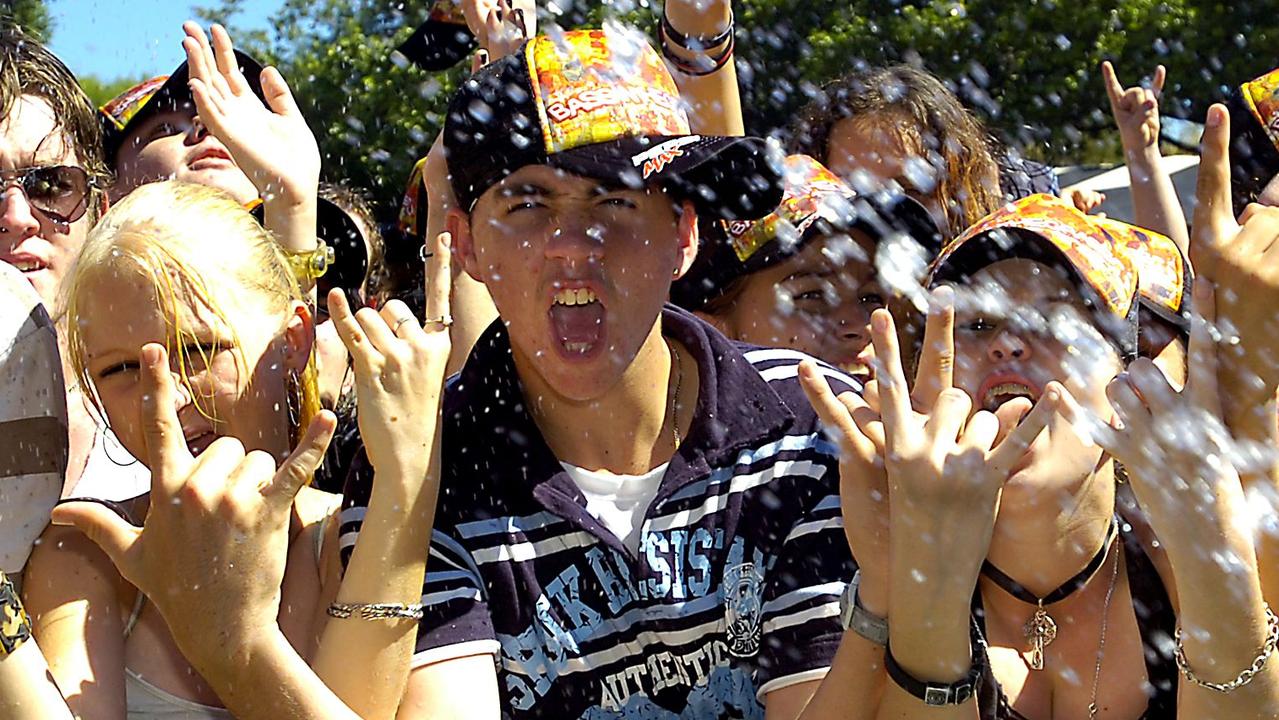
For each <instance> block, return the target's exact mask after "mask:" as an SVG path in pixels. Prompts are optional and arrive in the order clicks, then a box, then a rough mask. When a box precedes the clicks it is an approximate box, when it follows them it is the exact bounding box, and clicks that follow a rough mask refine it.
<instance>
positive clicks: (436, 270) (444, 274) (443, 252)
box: [426, 232, 453, 331]
mask: <svg viewBox="0 0 1279 720" xmlns="http://www.w3.org/2000/svg"><path fill="white" fill-rule="evenodd" d="M452 289H453V237H452V236H451V235H449V234H448V233H446V232H442V233H440V234H439V235H436V236H435V242H434V243H433V244H432V246H431V256H430V257H428V258H427V259H426V319H427V325H428V326H429V327H427V330H428V331H432V330H435V331H438V330H447V329H448V327H447V323H445V322H434V321H437V320H439V319H440V318H448V319H450V320H451V318H452V316H451V315H450V312H451V306H450V302H449V294H450V293H451V292H452Z"/></svg>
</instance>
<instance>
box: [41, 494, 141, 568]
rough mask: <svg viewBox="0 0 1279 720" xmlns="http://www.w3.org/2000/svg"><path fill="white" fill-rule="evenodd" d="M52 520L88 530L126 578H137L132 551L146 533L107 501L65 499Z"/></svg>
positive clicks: (84, 531)
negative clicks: (133, 571) (131, 559)
mask: <svg viewBox="0 0 1279 720" xmlns="http://www.w3.org/2000/svg"><path fill="white" fill-rule="evenodd" d="M52 522H53V524H54V525H62V526H70V527H74V528H75V529H77V530H79V531H80V532H82V533H84V534H85V536H86V537H88V538H89V539H90V540H92V541H93V543H94V544H95V545H97V546H98V547H100V548H102V552H104V553H106V554H107V557H109V558H111V562H112V563H114V564H115V566H116V569H117V570H119V571H120V574H121V575H122V576H124V577H125V579H130V578H132V577H133V573H132V570H133V568H132V567H130V565H131V561H130V559H129V553H130V551H131V550H132V549H133V547H134V546H135V544H136V543H137V542H138V538H139V537H140V536H141V535H142V530H141V528H138V527H137V526H135V525H131V524H130V523H129V522H128V521H127V520H125V519H124V518H123V517H121V516H120V514H119V512H118V511H116V510H113V509H112V508H110V507H109V506H107V505H106V504H105V503H100V502H94V501H92V500H75V501H71V502H62V503H59V504H58V505H57V506H56V507H54V508H53V517H52ZM130 582H132V580H131V579H130ZM135 584H136V583H135Z"/></svg>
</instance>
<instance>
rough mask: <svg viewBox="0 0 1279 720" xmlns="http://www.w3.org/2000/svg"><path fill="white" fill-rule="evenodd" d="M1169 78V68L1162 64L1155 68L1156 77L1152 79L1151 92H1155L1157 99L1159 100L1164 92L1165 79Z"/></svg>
mask: <svg viewBox="0 0 1279 720" xmlns="http://www.w3.org/2000/svg"><path fill="white" fill-rule="evenodd" d="M1167 78H1168V68H1166V67H1164V66H1163V65H1160V66H1159V67H1156V68H1155V77H1154V78H1153V79H1152V80H1151V81H1150V92H1152V93H1154V96H1155V99H1156V100H1158V99H1159V97H1160V96H1161V95H1163V93H1164V81H1165V80H1166V79H1167Z"/></svg>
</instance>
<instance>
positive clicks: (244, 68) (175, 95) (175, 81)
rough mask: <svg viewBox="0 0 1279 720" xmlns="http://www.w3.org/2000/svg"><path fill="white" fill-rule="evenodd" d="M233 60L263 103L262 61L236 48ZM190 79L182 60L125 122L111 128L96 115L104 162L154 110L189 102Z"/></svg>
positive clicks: (112, 162) (111, 160)
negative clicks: (100, 127)
mask: <svg viewBox="0 0 1279 720" xmlns="http://www.w3.org/2000/svg"><path fill="white" fill-rule="evenodd" d="M235 59H236V61H237V62H238V63H239V64H240V71H241V72H242V73H243V74H244V78H245V80H247V81H248V83H249V88H250V89H251V90H253V94H254V95H257V96H258V99H260V100H262V102H266V98H265V97H264V96H263V95H262V63H260V62H258V61H257V60H255V59H254V58H253V57H252V56H250V55H248V54H247V53H244V52H241V51H240V50H236V51H235ZM189 82H190V69H189V67H188V65H187V62H186V61H185V60H183V61H182V64H181V65H179V66H178V67H177V69H175V70H174V71H173V74H171V75H169V79H168V80H165V81H164V84H163V85H161V86H160V89H158V90H156V91H155V94H154V95H152V96H151V99H150V100H148V101H147V104H146V105H145V106H143V107H142V109H141V110H139V111H138V113H137V114H136V115H134V116H133V117H131V118H129V122H128V123H126V124H125V126H124V127H122V128H117V127H115V123H113V122H111V121H110V120H109V119H108V118H106V117H105V115H103V114H102V113H101V112H99V118H100V119H101V120H102V147H103V150H105V151H106V157H107V163H108V164H110V165H112V166H114V165H115V162H116V154H117V153H118V152H120V148H121V147H122V146H123V144H124V141H125V139H127V138H128V136H129V133H131V132H132V131H133V130H134V128H137V127H138V126H139V125H141V124H142V123H143V122H145V121H146V119H147V118H149V117H151V116H152V115H154V114H155V113H157V112H161V111H166V110H172V109H177V108H181V107H183V106H185V105H187V104H189V103H193V100H192V99H191V89H190V87H188V83H189Z"/></svg>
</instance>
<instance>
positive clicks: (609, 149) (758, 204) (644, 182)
mask: <svg viewBox="0 0 1279 720" xmlns="http://www.w3.org/2000/svg"><path fill="white" fill-rule="evenodd" d="M444 149H445V151H446V157H447V159H448V166H449V174H450V177H451V181H452V183H453V192H454V194H455V195H456V196H457V200H458V205H459V207H460V208H461V209H462V210H464V211H467V212H470V211H471V210H472V209H474V207H475V202H476V201H477V200H478V199H479V197H480V196H481V195H482V194H483V193H484V191H486V190H487V189H488V188H490V187H492V186H493V185H495V184H497V183H499V182H501V181H502V179H503V178H505V177H506V176H507V175H510V174H511V173H513V172H515V171H517V170H519V169H520V168H522V167H525V166H528V165H551V166H554V167H557V168H561V169H563V170H566V171H568V172H571V173H574V174H577V175H581V176H584V177H589V178H593V179H596V180H599V181H601V182H604V183H609V184H616V185H618V186H624V187H632V188H640V187H644V186H649V185H657V186H660V187H663V188H664V189H666V190H667V191H668V192H670V193H672V194H673V195H675V196H676V197H678V198H680V199H684V200H690V201H692V202H693V203H694V204H695V205H696V206H697V208H698V210H699V212H701V213H704V214H707V215H712V216H716V217H721V218H726V219H753V218H758V217H763V216H764V215H767V214H768V213H770V212H772V211H773V209H774V208H776V207H777V204H778V202H780V201H781V198H782V186H781V153H780V151H778V150H774V149H772V148H771V147H770V146H769V145H768V143H766V142H765V141H764V140H762V139H759V138H752V137H721V136H710V135H695V134H693V133H692V131H691V130H690V128H689V123H688V115H687V114H686V113H685V111H684V107H683V103H682V102H681V100H680V96H679V90H678V89H676V87H675V81H674V80H672V79H671V75H670V72H669V71H667V69H666V66H665V65H664V64H663V63H662V59H661V57H660V56H658V54H657V52H656V51H655V50H653V48H652V47H651V46H650V45H649V44H648V42H647V41H646V40H645V39H644V38H643V36H642V35H640V34H638V33H637V32H635V31H632V30H627V29H624V28H622V27H620V26H610V27H609V28H608V29H605V30H574V31H570V32H565V33H561V34H557V35H555V36H546V35H539V36H537V37H535V38H533V39H532V40H529V41H527V42H526V43H525V44H524V45H523V46H522V47H521V48H520V50H518V51H517V52H515V53H513V54H511V55H507V56H506V57H503V58H502V59H500V60H498V61H496V62H494V63H492V64H490V65H488V66H486V67H484V68H482V69H481V70H480V71H479V72H478V73H476V74H475V75H474V76H472V77H471V78H470V79H469V80H467V81H466V82H464V83H463V84H462V86H461V87H460V88H459V89H458V91H457V93H456V94H455V95H454V96H453V99H452V101H451V102H450V104H449V110H448V117H447V119H446V120H445V124H444Z"/></svg>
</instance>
